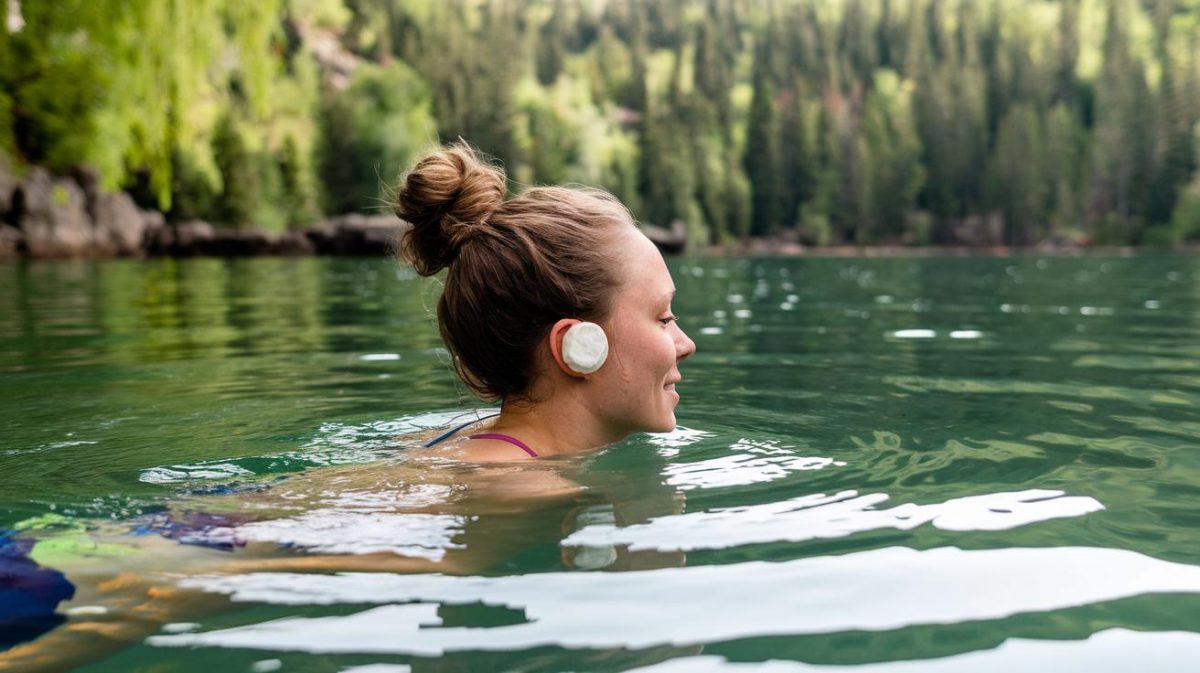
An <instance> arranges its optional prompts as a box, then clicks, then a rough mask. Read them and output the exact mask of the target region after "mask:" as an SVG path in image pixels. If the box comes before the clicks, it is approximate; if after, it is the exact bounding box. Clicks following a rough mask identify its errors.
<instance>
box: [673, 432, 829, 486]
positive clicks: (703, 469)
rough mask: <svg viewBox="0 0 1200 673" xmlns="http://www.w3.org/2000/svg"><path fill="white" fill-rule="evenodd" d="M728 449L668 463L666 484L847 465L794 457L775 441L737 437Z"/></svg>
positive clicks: (772, 476) (727, 482)
mask: <svg viewBox="0 0 1200 673" xmlns="http://www.w3.org/2000/svg"><path fill="white" fill-rule="evenodd" d="M729 449H730V450H731V451H733V452H734V453H732V454H729V455H724V456H720V457H718V458H711V459H709V460H700V461H696V462H692V463H674V464H672V465H669V466H667V468H666V470H664V474H665V475H666V477H667V483H668V484H670V485H672V486H675V487H677V488H678V489H679V490H681V491H686V490H690V489H693V488H717V487H722V486H745V485H747V484H758V483H762V482H767V481H774V480H776V479H781V478H783V477H786V476H787V475H788V474H790V473H792V472H798V471H803V470H819V469H821V468H823V467H829V466H830V465H836V466H844V465H845V464H846V463H844V462H842V461H836V460H834V459H833V458H825V457H822V456H797V455H795V454H794V453H793V452H792V448H791V447H787V446H780V445H779V443H778V442H774V441H759V440H753V439H739V440H738V441H736V442H734V443H733V444H732V445H731V446H730V447H729Z"/></svg>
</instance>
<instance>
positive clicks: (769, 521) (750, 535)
mask: <svg viewBox="0 0 1200 673" xmlns="http://www.w3.org/2000/svg"><path fill="white" fill-rule="evenodd" d="M887 499H888V496H887V494H885V493H871V494H868V495H859V494H858V492H857V491H842V492H841V493H837V494H835V495H832V496H827V495H825V494H823V493H819V494H816V495H805V496H801V497H798V498H792V499H790V500H782V501H779V502H772V503H766V504H762V505H748V506H743V507H724V508H720V509H713V510H710V511H707V512H692V513H689V514H678V515H673V516H664V517H659V518H657V519H652V520H650V521H649V522H647V523H643V524H636V525H632V526H626V527H624V528H617V527H616V526H613V525H605V524H601V525H594V526H587V527H585V528H582V529H580V530H578V531H576V532H574V533H572V534H571V535H570V536H568V537H567V538H566V539H564V540H563V542H562V544H563V545H564V546H575V545H629V548H630V549H632V550H639V549H657V550H660V551H689V550H694V549H722V548H728V547H736V546H738V545H744V544H754V543H762V542H801V541H804V540H813V539H821V538H838V537H845V536H847V535H852V534H854V533H860V532H863V531H869V530H878V529H882V528H894V529H898V530H909V529H911V528H915V527H917V526H920V525H922V524H925V523H928V524H931V525H933V526H934V527H935V528H940V529H942V530H954V531H970V530H1005V529H1009V528H1015V527H1017V526H1023V525H1025V524H1029V523H1034V522H1037V521H1046V520H1048V519H1060V518H1064V517H1073V516H1082V515H1084V514H1088V513H1089V512H1095V511H1098V510H1102V509H1104V505H1102V504H1100V502H1099V501H1097V500H1096V499H1095V498H1089V497H1086V496H1064V495H1063V492H1062V491H1050V490H1043V489H1032V490H1028V491H1017V492H1014V493H990V494H987V495H974V496H968V497H965V498H953V499H950V500H947V501H946V502H943V503H935V504H929V505H916V504H913V503H905V504H903V505H898V506H896V507H892V508H890V509H880V510H877V509H874V507H875V505H876V504H878V503H880V502H883V501H885V500H887Z"/></svg>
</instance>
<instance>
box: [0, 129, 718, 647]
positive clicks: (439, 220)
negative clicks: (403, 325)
mask: <svg viewBox="0 0 1200 673" xmlns="http://www.w3.org/2000/svg"><path fill="white" fill-rule="evenodd" d="M396 211H397V214H398V215H400V216H401V217H402V218H403V219H405V220H407V221H408V222H410V223H411V224H412V228H411V229H410V230H409V231H408V232H407V233H406V234H405V236H404V238H403V239H402V240H401V242H400V249H401V254H402V256H403V257H404V258H405V259H407V260H408V261H410V262H411V263H412V264H413V266H414V267H415V268H416V270H417V271H418V273H421V274H422V275H426V276H429V275H433V274H436V273H438V272H439V271H441V270H442V269H445V268H448V269H449V272H448V274H447V276H446V280H445V288H444V291H443V294H442V297H441V299H440V300H439V302H438V322H439V327H440V329H441V331H442V336H443V338H444V340H445V342H446V346H447V347H448V349H449V350H450V353H451V355H452V357H453V360H454V366H455V369H456V370H457V371H458V373H459V374H460V375H461V377H462V379H463V381H464V382H466V384H467V385H468V386H470V387H471V389H472V390H474V391H475V392H476V393H477V394H479V395H480V396H481V397H484V398H492V399H499V400H500V401H501V407H500V413H499V414H498V416H495V417H491V418H488V419H484V420H482V421H479V422H475V423H472V424H471V425H472V426H478V427H472V428H471V429H470V430H466V428H465V427H464V428H456V429H454V431H451V432H449V433H444V434H443V435H442V436H440V437H438V438H437V439H436V440H435V441H433V442H429V443H428V444H426V445H425V448H418V449H415V450H412V451H406V452H404V454H405V455H404V456H403V458H400V459H398V460H397V461H396V462H388V461H384V462H381V463H378V464H373V465H354V466H343V467H338V468H326V469H324V470H313V471H311V472H309V473H306V474H304V475H298V476H295V477H292V478H290V479H288V480H286V481H284V482H281V483H278V484H272V485H271V486H270V487H269V488H263V489H252V490H249V491H247V492H240V493H234V494H231V495H228V496H220V497H214V496H204V497H201V498H190V499H189V498H182V499H178V500H177V501H176V502H174V503H172V506H171V508H170V512H169V513H168V514H166V515H160V516H158V517H157V518H156V519H155V520H154V521H151V522H146V521H141V522H129V523H123V524H120V523H109V524H102V523H101V524H96V523H89V524H87V525H86V526H85V525H84V524H81V523H79V522H71V523H72V525H73V526H75V528H74V529H72V530H70V531H69V532H68V533H62V532H60V533H59V538H57V539H48V538H43V539H42V541H38V542H35V541H34V540H32V539H29V540H19V541H18V542H19V544H20V545H23V546H16V544H15V543H14V544H9V545H7V546H4V545H0V558H4V556H3V552H4V550H5V549H10V550H11V551H12V554H9V556H11V559H10V561H9V562H10V565H11V564H17V565H19V568H18V569H19V570H20V572H21V577H28V578H29V579H28V581H26V584H29V582H34V581H35V580H36V582H35V584H36V585H37V591H38V592H39V593H37V594H31V595H26V594H20V595H16V594H14V595H13V596H11V597H9V598H11V600H9V603H11V605H13V606H15V607H16V608H20V610H22V612H20V613H19V614H18V615H17V616H19V617H21V618H22V619H23V620H25V621H29V620H30V619H32V620H35V621H36V620H37V619H39V618H41V617H45V618H46V619H44V620H42V622H37V623H35V624H34V626H36V627H37V629H35V631H33V632H31V633H30V634H29V636H27V637H33V636H34V635H36V633H37V630H46V629H50V628H52V627H53V626H54V625H55V624H56V623H57V622H58V621H61V620H62V618H61V617H56V616H55V615H54V614H53V611H54V609H55V606H56V605H57V607H58V610H59V611H60V612H66V613H67V614H69V615H70V617H69V619H68V620H67V622H66V623H65V624H64V625H62V626H58V627H57V628H54V629H53V630H52V631H50V632H49V633H47V634H46V635H43V636H41V637H40V638H37V639H36V640H33V641H32V642H28V643H24V644H17V643H19V642H20V640H23V639H24V638H16V639H15V641H14V642H12V643H7V644H9V645H16V647H13V648H12V649H9V650H8V651H0V671H7V670H19V671H33V670H60V669H62V668H65V667H67V666H69V665H74V664H80V663H84V662H88V661H93V660H95V659H96V658H97V657H100V656H102V655H103V653H105V652H109V651H114V650H117V649H120V648H122V647H124V646H125V645H127V644H128V643H131V642H137V641H139V640H141V639H143V638H145V637H146V636H148V635H152V634H154V633H156V632H157V631H158V629H159V627H160V625H161V624H163V623H165V622H168V621H172V620H178V619H179V618H180V617H181V616H182V615H187V616H189V617H196V616H199V615H203V614H207V613H210V612H214V611H220V610H222V609H224V608H225V607H227V605H228V603H227V601H226V600H225V599H224V598H223V597H220V596H214V595H199V594H196V593H195V592H192V591H188V590H182V589H180V588H179V587H178V584H177V581H178V579H179V578H181V577H186V576H188V575H195V574H212V573H246V572H254V571H299V572H329V571H338V570H357V571H377V572H402V573H422V572H437V573H449V574H476V573H479V572H482V571H483V570H485V569H487V568H489V567H492V566H493V565H495V564H496V563H498V562H500V561H502V560H503V559H505V558H506V557H509V556H511V555H513V554H516V553H519V552H520V551H521V550H522V549H527V548H530V546H531V545H543V546H544V545H546V544H549V545H555V546H556V545H557V542H558V540H559V539H560V538H561V536H562V535H563V534H564V530H561V529H560V528H561V527H563V526H565V527H567V528H568V529H569V528H570V527H571V526H573V525H578V519H579V518H580V513H581V512H588V511H594V510H595V509H596V504H597V497H598V496H601V494H599V493H595V492H586V491H588V489H584V488H581V487H580V486H579V484H578V483H577V482H575V481H574V480H573V479H571V478H568V477H566V476H564V475H563V472H564V470H566V471H569V470H570V468H572V467H578V466H572V465H571V463H572V461H556V463H561V465H558V467H562V468H563V469H547V468H550V467H551V466H548V465H542V464H536V463H520V464H514V465H498V464H497V463H501V462H506V461H527V460H529V459H531V458H533V457H546V456H561V455H566V454H581V453H583V452H586V451H588V450H591V449H595V448H598V447H601V446H605V445H608V444H612V443H614V442H616V441H618V440H620V439H622V438H623V437H625V436H627V435H628V434H630V433H632V432H636V431H668V430H671V429H673V428H674V427H675V414H674V410H675V405H676V404H677V403H678V401H679V395H678V393H676V391H675V384H676V383H677V382H678V381H679V380H680V374H679V370H678V364H679V362H680V360H682V359H684V358H686V357H688V356H689V355H691V354H692V352H693V351H694V350H695V344H693V343H692V341H691V340H690V339H689V338H688V337H687V336H686V335H685V334H684V333H683V332H682V331H681V330H680V329H679V326H678V325H677V324H676V321H675V316H674V315H673V314H672V313H671V298H672V296H673V295H674V291H675V288H674V284H673V283H672V281H671V276H670V274H669V272H668V271H667V268H666V265H665V264H664V263H663V259H662V257H661V255H659V253H658V251H657V250H656V249H655V247H654V246H653V244H651V243H650V241H649V240H648V239H647V238H646V237H645V236H643V235H642V234H641V233H640V232H639V231H638V230H637V228H636V227H635V226H634V224H633V220H632V218H631V217H630V215H629V213H628V211H627V210H626V209H625V208H624V207H623V206H622V205H621V204H620V203H619V202H618V201H617V200H616V199H614V198H613V197H612V196H611V195H609V194H607V193H605V192H602V191H598V190H591V189H568V188H561V187H536V188H531V189H528V190H526V191H525V192H523V193H522V194H520V195H519V196H517V197H515V198H512V199H507V200H506V199H505V179H504V176H503V174H502V173H501V172H500V171H499V170H497V169H496V168H494V167H492V166H490V165H488V164H487V163H485V162H484V161H483V160H482V159H481V158H479V156H478V155H477V154H476V153H475V152H474V151H472V150H471V149H470V148H469V147H467V146H466V145H465V144H458V145H454V146H450V147H448V148H445V149H442V150H440V151H436V152H433V153H432V154H430V155H429V156H427V157H425V158H424V159H422V160H421V161H420V162H419V163H418V164H417V165H416V167H415V168H414V169H413V170H412V171H411V172H410V173H409V174H408V175H407V177H406V178H405V180H404V182H403V184H402V185H401V187H400V190H399V194H398V199H397V206H396ZM580 334H583V335H584V336H583V337H582V338H580V336H579V335H580ZM576 342H578V343H576ZM579 343H582V344H583V345H584V346H585V347H584V348H582V351H581V350H580V348H579V347H578V345H579ZM598 344H600V345H603V346H605V347H606V350H605V349H604V348H601V349H599V350H597V349H596V347H597V345H598ZM587 346H591V348H588V347H587ZM601 351H604V352H601ZM580 353H582V356H585V357H584V359H587V357H586V356H591V361H590V362H585V363H583V364H581V361H580V357H581V355H580ZM605 353H606V356H605V357H598V356H603V355H605ZM447 458H450V459H453V462H450V463H448V462H447V461H446V460H445V459H447ZM464 463H466V464H467V466H468V467H469V468H470V469H468V470H461V469H439V468H444V467H445V466H446V465H459V466H462V465H463V464H464ZM653 486H654V485H651V487H649V488H641V489H639V501H638V503H637V504H638V506H639V507H641V508H642V509H645V506H646V504H647V503H648V502H650V501H651V500H654V501H656V502H657V504H658V505H661V506H651V507H650V508H649V510H647V511H637V512H636V513H633V512H632V511H631V512H625V511H624V509H625V508H624V507H623V506H622V505H621V503H620V502H612V503H611V504H606V503H601V506H600V511H604V510H605V507H607V511H608V512H610V513H609V514H608V515H607V516H608V518H609V519H611V520H612V521H613V522H617V521H622V522H625V521H626V520H643V519H645V518H648V517H649V516H653V515H655V514H658V515H661V514H667V513H670V511H673V510H674V509H676V508H677V507H678V505H679V503H678V501H677V500H676V499H675V498H674V493H673V491H670V490H664V489H661V488H660V489H658V490H659V491H662V492H661V493H660V494H659V495H660V496H662V497H658V496H655V495H654V494H653V493H651V492H652V491H654V490H655V489H654V488H653ZM431 487H437V488H433V489H432V491H431ZM439 488H440V489H442V490H439ZM408 490H411V491H412V493H411V497H409V496H407V495H405V493H406V491H408ZM430 492H435V493H441V494H444V495H442V496H439V497H435V498H432V499H431V498H430V497H429V495H428V494H429V493H430ZM345 494H353V495H354V498H353V500H354V502H353V503H352V505H353V506H351V507H347V506H345V504H344V502H343V501H344V500H345V498H344V497H343V496H344V495H345ZM248 513H249V514H252V515H253V516H252V517H250V518H248V517H247V514H248ZM593 518H594V517H593ZM197 519H199V520H202V521H204V522H205V523H204V524H203V525H202V526H198V525H196V524H195V523H193V522H194V521H195V520H197ZM214 520H217V521H220V522H221V523H220V524H219V525H216V526H212V525H210V524H211V522H212V521H214ZM388 521H393V522H395V523H396V524H397V525H396V527H395V528H396V529H397V530H404V529H405V528H406V526H405V524H406V523H411V522H413V521H420V522H425V523H426V524H428V523H430V522H433V523H438V522H444V526H445V528H444V529H438V530H436V531H432V534H433V536H434V537H435V538H438V537H439V536H441V537H445V541H444V542H445V544H444V545H443V546H444V549H436V550H434V551H436V552H437V553H434V554H430V553H428V552H429V551H430V550H429V549H425V550H423V552H424V553H422V550H420V549H418V550H417V551H416V553H412V552H406V551H405V550H404V549H403V546H404V544H405V543H406V542H409V543H411V542H412V540H408V541H406V540H403V539H397V540H392V539H388V540H386V541H385V542H386V543H387V544H385V545H384V546H385V547H386V546H389V545H391V546H392V547H393V548H391V549H389V550H386V551H380V550H373V549H369V548H366V547H364V546H363V545H362V540H350V544H349V547H348V548H350V549H351V550H352V551H350V552H348V553H347V552H345V551H341V552H335V553H329V552H327V551H326V552H322V549H323V547H322V546H315V547H313V546H307V545H309V543H308V542H306V541H307V540H311V539H313V538H319V539H321V540H322V542H323V543H324V547H325V548H328V547H329V546H330V545H329V544H328V543H329V542H330V540H329V537H330V536H331V535H334V534H337V535H341V536H343V537H345V536H347V535H349V536H350V537H354V536H356V535H359V533H361V534H362V535H366V536H371V535H375V536H379V535H381V532H380V531H381V526H382V531H383V534H384V537H386V533H387V530H388V529H387V527H386V526H387V522H388ZM629 522H632V521H629ZM131 524H134V525H132V528H133V529H134V530H138V531H140V532H138V533H135V534H134V535H131V534H130V533H131V530H130V528H131ZM56 525H57V524H56ZM438 525H443V524H438ZM568 532H569V531H568ZM68 534H69V535H70V537H64V536H66V535H68ZM400 537H403V536H400ZM76 538H78V539H76ZM338 539H341V538H338ZM185 540H191V542H190V543H188V544H185V545H180V544H178V543H177V542H176V541H181V542H182V541H185ZM451 540H452V542H451ZM46 542H51V543H52V544H51V545H45V543H46ZM66 542H69V543H70V546H72V548H73V547H80V548H84V549H87V550H88V553H87V554H85V555H82V556H79V557H77V558H76V557H65V558H63V557H60V558H57V559H56V560H55V561H54V562H53V563H49V562H47V564H48V565H53V566H55V568H56V570H49V569H47V568H43V567H41V566H39V565H38V564H37V563H34V562H33V561H34V560H36V559H37V558H43V559H44V558H46V556H45V555H44V552H43V556H41V557H38V556H37V554H36V551H37V549H36V547H34V545H35V544H42V545H44V546H46V547H47V548H49V549H55V548H63V547H64V546H66V545H65V544H64V543H66ZM55 544H56V545H57V546H54V545H55ZM355 545H357V547H356V546H355ZM30 547H34V552H35V553H34V554H31V553H30ZM397 547H398V548H397ZM221 548H224V551H220V549H221ZM234 549H236V551H235V552H234V554H233V555H232V556H230V555H229V551H231V550H234ZM97 550H101V551H104V553H103V554H101V553H98V552H97ZM314 551H315V552H318V553H312V552H314ZM578 556H579V554H578V550H566V549H564V550H563V558H562V562H563V564H564V565H566V566H568V567H580V566H588V567H593V568H595V567H606V568H610V569H618V568H620V569H630V568H639V567H640V568H644V567H653V566H661V565H676V564H678V563H680V562H681V561H682V559H681V558H679V557H678V555H670V554H668V555H661V554H653V553H641V554H630V553H628V552H626V551H625V550H620V551H619V552H618V550H598V551H596V550H592V551H590V552H589V553H588V555H587V556H588V559H587V560H586V561H584V559H582V558H579V557H578ZM31 559H32V560H31ZM14 567H16V566H14ZM0 570H3V568H0ZM60 571H61V572H60ZM64 573H65V575H64ZM66 578H69V579H70V581H69V582H68V581H67V579H66ZM22 581H25V580H22ZM31 586H32V585H31ZM0 598H4V596H3V595H0ZM33 598H36V599H37V601H34V600H32V599H33ZM4 605H5V604H4V603H3V601H0V608H2V607H4ZM26 613H28V614H26ZM2 617H3V615H2V614H0V618H2ZM3 623H4V620H3V619H0V624H3ZM0 647H2V646H0Z"/></svg>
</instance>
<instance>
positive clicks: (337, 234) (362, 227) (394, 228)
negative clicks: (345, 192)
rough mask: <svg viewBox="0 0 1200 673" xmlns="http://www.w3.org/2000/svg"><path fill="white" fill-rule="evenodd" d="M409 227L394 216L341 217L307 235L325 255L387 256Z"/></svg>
mask: <svg viewBox="0 0 1200 673" xmlns="http://www.w3.org/2000/svg"><path fill="white" fill-rule="evenodd" d="M408 227H409V224H408V223H407V222H404V221H402V220H400V219H399V218H397V217H396V216H395V215H359V214H351V215H340V216H338V217H332V218H330V219H328V220H326V221H325V223H324V225H323V226H322V227H320V228H318V229H314V230H311V231H310V232H309V233H308V238H309V240H310V241H311V242H312V243H313V245H314V247H316V249H317V252H318V253H320V254H325V255H389V254H392V252H393V251H394V249H395V245H396V243H397V242H398V241H399V240H400V236H401V234H403V233H404V232H405V231H406V230H407V229H408Z"/></svg>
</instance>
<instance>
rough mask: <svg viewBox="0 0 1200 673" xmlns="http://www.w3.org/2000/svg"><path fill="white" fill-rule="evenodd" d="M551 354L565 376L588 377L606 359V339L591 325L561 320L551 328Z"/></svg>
mask: <svg viewBox="0 0 1200 673" xmlns="http://www.w3.org/2000/svg"><path fill="white" fill-rule="evenodd" d="M550 352H551V354H552V355H553V356H554V361H555V363H556V364H558V366H559V368H560V369H562V370H563V372H564V373H566V374H567V375H568V376H573V377H580V376H584V375H586V374H591V373H593V372H595V371H596V370H598V369H600V367H602V366H604V361H605V360H607V359H608V335H607V334H605V333H604V328H603V327H601V326H599V325H597V324H596V323H594V322H587V321H581V320H575V319H573V318H564V319H563V320H559V321H558V322H556V323H554V326H553V327H551V328H550Z"/></svg>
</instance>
